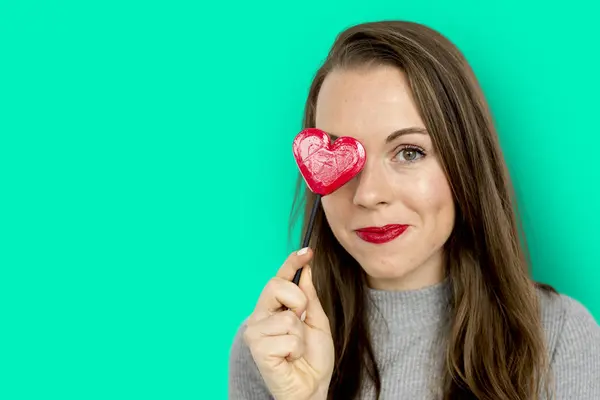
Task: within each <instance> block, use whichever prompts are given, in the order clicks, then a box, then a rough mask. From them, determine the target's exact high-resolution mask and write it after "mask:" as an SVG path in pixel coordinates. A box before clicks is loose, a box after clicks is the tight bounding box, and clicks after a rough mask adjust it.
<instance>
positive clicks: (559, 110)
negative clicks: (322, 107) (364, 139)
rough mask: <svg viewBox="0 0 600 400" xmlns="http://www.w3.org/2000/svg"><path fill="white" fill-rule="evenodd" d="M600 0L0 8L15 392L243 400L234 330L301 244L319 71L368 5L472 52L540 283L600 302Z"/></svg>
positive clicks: (0, 262)
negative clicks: (299, 225) (306, 138)
mask: <svg viewBox="0 0 600 400" xmlns="http://www.w3.org/2000/svg"><path fill="white" fill-rule="evenodd" d="M596 7H597V6H595V5H594V2H592V1H588V2H583V1H578V0H573V1H568V2H558V3H556V4H554V5H552V4H550V3H548V2H545V1H541V0H532V1H527V2H524V1H515V0H509V1H502V2H500V1H486V2H480V1H475V0H473V1H456V0H452V1H450V0H443V1H442V0H440V1H412V2H408V1H398V0H389V1H383V0H370V1H364V0H344V1H327V0H325V1H323V0H319V1H316V0H303V1H297V2H291V3H290V2H281V1H272V0H270V1H257V2H242V1H237V2H235V1H234V2H208V3H204V4H203V3H202V2H200V1H187V2H184V1H176V0H175V1H169V2H167V1H144V2H142V1H119V2H117V1H106V0H105V1H44V2H42V1H28V0H21V1H16V2H9V1H3V2H0V72H1V73H0V99H1V104H0V137H1V144H0V163H1V164H0V166H1V169H0V171H1V172H0V176H1V188H2V189H1V190H2V194H1V196H0V199H1V202H2V207H1V211H0V212H1V222H0V226H1V229H2V240H1V242H0V271H1V278H0V285H1V286H0V312H1V318H0V321H1V322H0V323H1V327H0V338H1V340H0V349H1V350H0V360H1V361H0V366H1V368H2V371H1V373H0V376H1V378H0V398H2V399H6V400H17V399H18V400H20V399H36V400H41V399H43V400H47V399H60V400H67V399H69V400H70V399H77V400H81V399H144V400H148V399H178V400H179V399H226V398H227V371H228V357H229V348H230V345H231V340H232V338H233V335H234V333H235V331H236V329H237V328H238V326H239V324H240V323H241V321H242V320H243V319H244V318H245V317H246V316H247V315H248V314H249V313H250V312H251V310H252V309H253V306H254V302H255V300H256V298H257V296H258V295H259V293H260V291H261V289H262V286H263V284H264V283H265V282H266V281H267V279H268V278H269V277H271V276H272V275H273V274H274V273H275V271H276V270H277V269H278V267H279V265H280V264H281V262H282V261H283V259H284V258H285V257H286V256H287V254H288V252H289V251H291V250H293V249H294V248H296V247H297V246H298V242H299V238H297V237H295V238H292V239H293V240H292V241H291V242H290V241H288V238H287V220H288V214H289V209H290V208H289V207H290V204H291V200H292V189H293V186H294V182H295V176H296V169H295V165H294V162H293V159H292V153H291V141H292V139H293V137H294V135H295V134H296V133H297V132H298V130H299V129H300V121H301V115H302V108H303V105H304V98H305V95H306V93H307V89H308V86H309V84H310V81H311V78H312V76H313V74H314V72H315V70H316V68H317V67H318V65H319V64H320V62H321V61H322V60H323V58H324V56H325V54H326V52H327V50H328V48H329V46H330V44H331V42H332V41H333V39H334V37H335V35H336V34H337V33H338V32H339V31H340V30H342V29H344V28H345V27H347V26H349V25H351V24H354V23H358V22H364V21H369V20H378V19H408V20H413V21H417V22H422V23H425V24H428V25H430V26H432V27H433V28H436V29H438V30H440V31H441V32H442V33H444V34H445V35H447V36H448V37H449V38H450V39H451V40H453V41H454V42H455V43H456V44H457V45H458V46H459V47H460V48H461V49H462V51H463V52H464V53H465V55H466V57H467V58H468V60H469V61H470V62H471V64H472V66H473V68H474V70H475V72H476V74H477V75H478V77H479V79H480V80H481V83H482V86H483V89H484V91H485V93H486V95H487V98H488V100H489V103H490V105H491V108H492V110H493V113H494V116H495V118H496V120H497V123H498V128H499V132H500V135H501V140H502V145H503V149H504V151H505V155H506V159H507V161H508V164H509V168H510V170H511V172H512V174H513V179H514V181H515V185H516V189H517V194H518V198H519V202H520V206H521V208H522V210H523V217H524V223H525V229H526V233H527V235H528V239H529V242H530V247H531V252H532V259H533V264H534V274H535V277H536V278H537V279H538V280H541V281H545V282H547V283H550V284H552V285H554V286H555V287H556V288H557V289H559V290H560V291H561V292H563V293H566V294H568V295H571V296H573V297H575V298H576V299H578V300H580V301H581V302H582V303H584V304H585V305H586V306H587V307H588V308H589V309H590V311H591V312H592V313H593V314H594V316H595V317H596V318H597V319H598V318H600V294H599V291H600V289H599V287H600V272H599V270H600V253H599V252H598V248H599V246H600V244H599V239H600V235H599V233H598V229H599V227H600V212H599V208H600V191H599V190H598V187H599V184H600V166H599V164H598V161H597V157H598V146H599V145H600V139H599V133H600V131H599V128H598V106H599V101H598V93H599V92H600V84H599V79H598V61H599V60H598V55H597V53H598V51H597V50H598V40H599V39H600V35H599V33H598V25H597V19H598V14H599V13H598V9H597V8H596ZM265 143H268V144H269V146H268V151H266V152H261V151H260V150H261V149H262V148H263V147H264V144H265Z"/></svg>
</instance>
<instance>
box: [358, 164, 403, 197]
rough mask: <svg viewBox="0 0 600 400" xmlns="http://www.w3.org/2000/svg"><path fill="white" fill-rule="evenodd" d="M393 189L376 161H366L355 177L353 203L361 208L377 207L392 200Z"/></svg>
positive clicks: (383, 170) (382, 168)
mask: <svg viewBox="0 0 600 400" xmlns="http://www.w3.org/2000/svg"><path fill="white" fill-rule="evenodd" d="M392 196H393V190H392V187H391V186H390V184H389V182H388V179H387V176H386V171H385V169H384V167H383V166H382V165H377V162H374V163H367V165H365V166H364V168H363V169H362V171H361V172H360V173H359V174H358V176H357V177H356V186H355V191H354V198H353V203H354V205H356V206H359V207H363V208H377V207H381V206H385V205H387V204H390V203H391V202H392Z"/></svg>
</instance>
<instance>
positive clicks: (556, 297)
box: [537, 288, 600, 347]
mask: <svg viewBox="0 0 600 400" xmlns="http://www.w3.org/2000/svg"><path fill="white" fill-rule="evenodd" d="M537 291H538V298H539V301H540V308H541V313H542V324H543V326H544V330H545V331H546V335H547V336H548V338H547V340H548V342H549V343H548V344H549V345H550V346H551V347H556V345H558V342H559V341H560V340H563V339H565V338H570V339H581V340H584V341H591V342H592V343H594V340H595V341H596V342H597V343H598V344H600V342H598V341H600V325H598V322H597V321H596V320H595V318H594V316H593V315H592V314H591V313H590V311H589V310H588V309H587V308H586V307H585V306H584V305H583V304H582V303H581V302H579V301H578V300H576V299H574V298H572V297H570V296H567V295H565V294H560V293H553V292H550V291H548V290H545V289H540V288H539V289H537Z"/></svg>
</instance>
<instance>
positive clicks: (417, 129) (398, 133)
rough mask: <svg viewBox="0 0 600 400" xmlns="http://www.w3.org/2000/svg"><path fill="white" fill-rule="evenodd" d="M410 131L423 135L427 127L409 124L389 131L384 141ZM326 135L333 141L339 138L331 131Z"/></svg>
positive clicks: (410, 132) (391, 140)
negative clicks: (407, 126) (406, 126)
mask: <svg viewBox="0 0 600 400" xmlns="http://www.w3.org/2000/svg"><path fill="white" fill-rule="evenodd" d="M412 133H420V134H423V135H427V129H425V128H421V127H418V126H411V127H409V128H402V129H398V130H397V131H394V132H392V133H390V135H389V136H388V137H387V138H386V139H385V142H386V143H390V142H393V141H394V140H396V139H398V138H399V137H400V136H403V135H410V134H412ZM328 135H329V137H330V138H331V140H332V141H335V140H336V139H338V138H339V136H337V135H334V134H332V133H329V134H328Z"/></svg>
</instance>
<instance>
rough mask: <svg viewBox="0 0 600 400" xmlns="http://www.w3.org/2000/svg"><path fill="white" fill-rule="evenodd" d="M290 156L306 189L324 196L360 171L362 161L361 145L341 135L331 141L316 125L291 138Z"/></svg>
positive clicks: (363, 153) (362, 148)
mask: <svg viewBox="0 0 600 400" xmlns="http://www.w3.org/2000/svg"><path fill="white" fill-rule="evenodd" d="M293 151H294V157H295V158H296V163H297V164H298V168H299V169H300V173H301V174H302V176H303V177H304V181H305V182H306V184H307V185H308V187H309V189H310V190H311V191H312V192H314V193H316V194H318V195H321V196H326V195H328V194H330V193H333V192H334V191H335V190H337V189H339V188H340V187H341V186H343V185H344V184H345V183H347V182H348V181H349V180H350V179H352V178H353V177H354V176H355V175H356V174H358V173H359V172H360V170H361V169H362V168H363V166H364V164H365V161H366V152H365V149H364V147H363V146H362V144H361V143H360V142H359V141H357V140H356V139H353V138H351V137H347V136H342V137H340V138H338V139H337V140H336V141H335V142H334V143H333V144H332V143H331V139H330V137H329V135H328V134H327V133H325V132H323V131H322V130H320V129H317V128H307V129H304V130H302V131H301V132H300V133H299V134H298V135H297V136H296V138H295V139H294V143H293Z"/></svg>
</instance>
